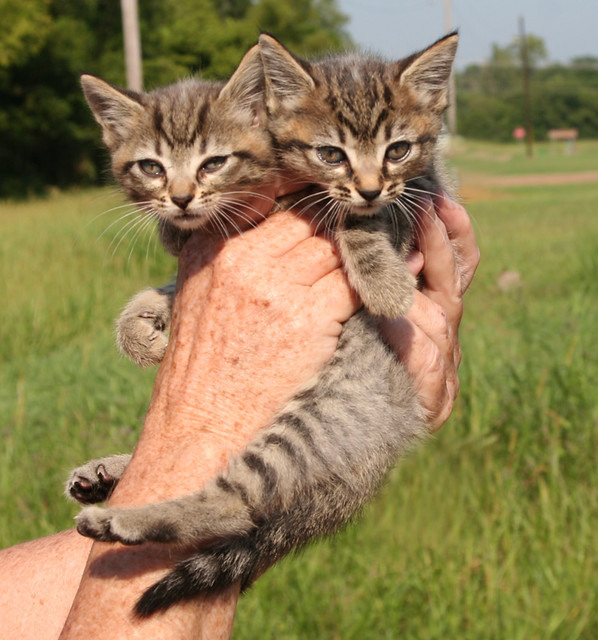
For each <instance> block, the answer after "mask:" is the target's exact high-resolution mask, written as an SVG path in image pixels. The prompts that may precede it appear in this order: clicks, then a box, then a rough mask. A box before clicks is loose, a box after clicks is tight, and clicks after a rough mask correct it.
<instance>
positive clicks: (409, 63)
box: [399, 32, 459, 111]
mask: <svg viewBox="0 0 598 640" xmlns="http://www.w3.org/2000/svg"><path fill="white" fill-rule="evenodd" d="M458 44H459V36H458V34H457V33H456V32H455V33H451V34H450V35H448V36H445V37H444V38H442V39H440V40H438V41H437V42H435V43H434V44H433V45H432V46H430V47H428V48H427V49H425V50H424V51H421V52H420V53H416V54H415V55H413V56H411V57H410V58H407V60H406V64H405V63H403V64H402V65H401V71H400V78H399V82H400V84H401V85H403V86H409V87H411V88H412V89H414V90H415V91H416V92H417V93H419V95H420V96H421V97H422V98H423V100H424V101H425V103H426V104H427V105H428V106H429V107H430V108H432V109H436V110H439V111H443V110H444V109H446V106H447V104H448V80H449V76H450V75H451V69H452V66H453V61H454V59H455V54H456V53H457V45H458Z"/></svg>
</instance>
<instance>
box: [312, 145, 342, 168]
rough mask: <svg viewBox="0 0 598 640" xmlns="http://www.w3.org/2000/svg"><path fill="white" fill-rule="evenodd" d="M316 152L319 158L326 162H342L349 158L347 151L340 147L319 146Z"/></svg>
mask: <svg viewBox="0 0 598 640" xmlns="http://www.w3.org/2000/svg"><path fill="white" fill-rule="evenodd" d="M316 152H317V154H318V158H320V160H321V161H322V162H325V163H326V164H341V163H342V162H345V160H346V159H347V156H346V155H345V152H344V151H343V150H342V149H339V148H338V147H318V148H317V149H316Z"/></svg>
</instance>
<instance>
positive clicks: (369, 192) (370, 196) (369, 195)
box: [357, 189, 382, 202]
mask: <svg viewBox="0 0 598 640" xmlns="http://www.w3.org/2000/svg"><path fill="white" fill-rule="evenodd" d="M381 192H382V189H363V190H361V189H357V193H358V194H359V195H360V196H361V197H362V198H363V199H364V200H367V201H368V202H371V201H372V200H375V199H376V198H377V197H378V196H379V195H380V193H381Z"/></svg>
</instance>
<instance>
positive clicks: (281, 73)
mask: <svg viewBox="0 0 598 640" xmlns="http://www.w3.org/2000/svg"><path fill="white" fill-rule="evenodd" d="M259 48H260V54H261V57H262V63H263V65H264V75H265V78H266V104H267V105H268V108H269V109H270V110H271V111H276V110H277V109H278V108H279V107H280V105H281V104H283V103H284V102H287V101H289V102H291V103H292V102H293V101H294V100H296V99H297V98H299V97H301V96H302V95H304V94H306V93H309V92H311V91H313V90H314V88H315V83H314V81H313V78H312V77H311V76H310V75H309V72H308V70H307V69H308V66H307V63H305V62H303V61H301V60H299V58H296V57H295V56H294V55H293V54H292V53H291V52H290V51H289V50H288V49H287V48H286V47H285V46H284V45H282V44H281V43H280V42H279V41H278V40H277V39H276V38H274V37H272V36H270V35H268V34H265V33H262V35H261V36H260V39H259Z"/></svg>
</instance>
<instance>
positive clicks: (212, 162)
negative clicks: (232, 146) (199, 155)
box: [199, 156, 228, 171]
mask: <svg viewBox="0 0 598 640" xmlns="http://www.w3.org/2000/svg"><path fill="white" fill-rule="evenodd" d="M227 160H228V158H227V156H214V157H213V158H210V159H209V160H206V161H205V162H204V163H203V164H202V165H201V167H200V168H199V170H200V171H218V169H221V168H222V167H223V166H224V164H225V163H226V161H227Z"/></svg>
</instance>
